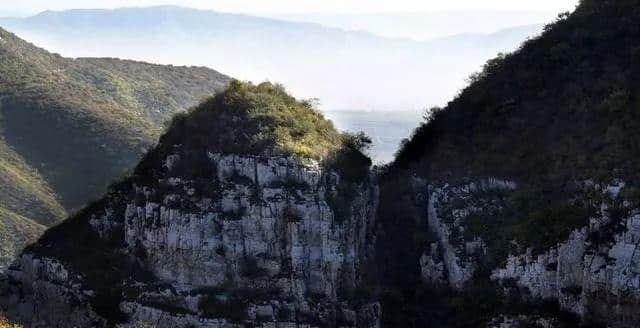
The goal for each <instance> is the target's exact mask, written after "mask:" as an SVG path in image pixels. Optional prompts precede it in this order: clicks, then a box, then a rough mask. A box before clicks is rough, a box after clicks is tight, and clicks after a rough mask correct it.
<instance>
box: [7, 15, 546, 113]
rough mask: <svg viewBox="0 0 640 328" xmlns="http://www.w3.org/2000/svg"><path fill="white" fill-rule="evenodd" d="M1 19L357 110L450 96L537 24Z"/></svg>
mask: <svg viewBox="0 0 640 328" xmlns="http://www.w3.org/2000/svg"><path fill="white" fill-rule="evenodd" d="M0 26H3V27H5V28H7V29H9V30H11V31H13V32H15V33H17V34H18V35H20V36H21V37H24V38H26V39H28V40H30V41H33V42H37V43H38V44H39V45H42V46H44V47H45V48H47V49H49V50H52V51H56V52H60V53H61V54H63V55H65V56H72V57H77V56H80V57H87V56H88V57H103V56H109V57H120V58H133V59H137V60H144V61H150V62H154V63H163V64H181V65H182V64H184V65H201V66H210V67H215V68H216V69H219V70H221V71H222V72H224V73H226V74H229V75H232V76H234V77H237V78H242V79H251V80H257V81H261V80H265V79H269V80H272V81H277V82H281V83H283V84H285V86H286V87H287V88H288V89H289V90H290V91H292V93H293V94H295V95H296V96H298V97H317V98H320V100H321V103H322V104H323V107H324V108H329V109H352V110H353V109H380V110H382V109H387V110H396V109H404V110H406V109H418V108H422V107H424V106H427V105H432V104H441V103H444V102H445V101H446V100H448V99H450V98H451V97H452V96H453V95H454V94H455V93H456V92H457V91H458V90H459V89H460V88H461V87H463V86H464V84H465V82H464V81H465V78H466V77H468V76H469V75H470V74H471V73H472V72H474V71H477V70H479V69H480V67H481V65H482V64H483V63H484V62H485V61H486V60H487V59H489V58H492V57H494V56H495V55H496V54H497V53H498V52H501V51H510V50H513V49H515V48H517V46H518V45H519V44H520V43H521V42H522V41H524V40H525V39H526V38H527V37H529V36H533V35H536V34H537V33H538V32H539V31H540V30H541V26H540V25H528V26H521V27H514V28H511V29H508V30H504V31H499V32H496V33H494V34H489V35H483V34H466V35H457V36H453V37H447V38H440V39H435V40H429V41H424V42H419V41H414V40H410V39H390V38H383V37H379V36H376V35H373V34H370V33H366V32H348V31H344V30H341V29H337V28H328V27H324V26H321V25H317V24H311V23H297V22H289V21H283V20H275V19H267V18H260V17H253V16H247V15H236V14H223V13H217V12H213V11H201V10H195V9H188V8H181V7H170V6H165V7H150V8H129V9H117V10H69V11H63V12H51V11H47V12H43V13H41V14H39V15H36V16H33V17H27V18H5V19H0ZM398 95H402V96H401V97H399V96H398Z"/></svg>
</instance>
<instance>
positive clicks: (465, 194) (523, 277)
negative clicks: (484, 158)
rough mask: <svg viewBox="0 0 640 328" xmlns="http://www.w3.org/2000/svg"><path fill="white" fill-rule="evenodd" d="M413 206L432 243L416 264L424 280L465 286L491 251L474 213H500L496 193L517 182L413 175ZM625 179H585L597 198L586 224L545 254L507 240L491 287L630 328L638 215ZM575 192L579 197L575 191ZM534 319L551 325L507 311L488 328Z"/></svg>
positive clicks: (639, 277) (637, 282)
mask: <svg viewBox="0 0 640 328" xmlns="http://www.w3.org/2000/svg"><path fill="white" fill-rule="evenodd" d="M414 185H415V186H414V189H415V190H416V192H417V195H418V196H417V198H416V199H417V200H418V203H419V204H421V205H422V207H423V208H424V211H425V217H426V218H427V220H428V222H429V227H430V229H431V230H432V231H433V232H435V234H436V236H437V241H435V242H433V243H431V244H430V245H428V247H427V248H426V250H425V252H424V254H423V256H422V258H421V259H420V266H421V269H422V276H423V278H424V280H425V282H426V283H427V284H431V285H445V286H450V287H451V288H454V289H463V288H465V284H473V283H474V281H473V279H474V277H475V276H474V274H475V273H477V271H478V268H479V267H480V266H481V265H482V263H483V259H484V258H486V257H487V256H488V254H491V253H492V252H493V253H495V252H496V250H495V249H491V248H490V247H488V246H487V245H485V243H484V241H483V240H482V239H481V238H480V236H477V235H474V234H472V233H470V232H469V231H468V226H469V222H468V220H473V219H474V218H476V217H474V216H473V215H472V214H473V213H484V214H487V213H489V214H490V215H493V217H494V219H498V218H499V215H500V213H501V212H500V208H501V206H502V205H501V203H500V202H499V201H497V199H498V198H499V197H496V192H497V191H501V192H503V193H504V192H506V193H511V192H514V191H516V190H517V186H516V184H515V183H512V182H508V181H501V180H495V179H489V180H481V181H476V182H471V183H469V184H464V185H460V186H449V185H445V186H440V187H434V186H428V185H427V184H426V183H425V182H424V181H422V180H416V181H415V183H414ZM623 187H624V183H622V182H616V183H614V184H612V185H609V186H600V185H595V184H593V183H591V182H587V183H584V185H583V188H585V189H590V190H593V191H594V192H595V194H597V195H600V196H602V197H600V198H596V199H595V200H593V199H591V200H590V201H593V202H594V203H595V204H596V205H597V211H596V212H595V213H594V215H593V216H592V217H591V218H590V219H589V220H588V222H589V224H588V226H584V227H582V228H578V229H575V230H573V231H572V232H571V233H570V234H569V237H568V238H567V239H566V240H563V241H561V242H559V243H557V244H555V246H552V247H550V248H549V249H547V250H545V251H544V252H541V253H540V252H538V253H534V252H533V251H532V249H531V248H526V249H525V250H523V251H521V252H519V251H518V250H519V249H521V247H518V246H517V245H515V244H514V245H512V247H511V248H510V249H509V255H508V257H507V259H506V261H505V262H504V263H502V264H500V265H499V266H498V267H495V268H493V269H492V270H491V273H490V278H491V280H492V281H494V282H495V283H496V288H499V289H501V290H502V293H503V294H504V295H505V297H507V295H519V297H520V298H522V299H523V300H524V301H531V302H537V301H542V300H557V301H558V302H559V304H560V306H561V308H562V309H564V310H567V311H569V312H572V313H575V314H577V315H579V316H580V317H583V318H588V319H595V320H597V321H604V322H607V324H608V325H610V326H611V327H634V326H635V324H636V323H637V320H638V319H640V318H639V317H638V313H637V309H638V306H639V305H640V254H639V252H638V244H639V243H640V212H639V210H638V208H635V207H634V206H633V205H632V204H631V202H629V201H628V200H626V199H624V197H622V196H621V195H620V190H621V189H622V188H623ZM576 197H579V196H576ZM525 323H526V324H531V323H536V324H539V325H542V326H545V327H547V326H548V327H555V324H554V320H553V319H552V318H551V319H545V318H541V317H539V316H526V315H522V316H504V317H500V318H496V319H495V320H494V321H493V322H491V323H490V326H492V327H519V325H521V324H525Z"/></svg>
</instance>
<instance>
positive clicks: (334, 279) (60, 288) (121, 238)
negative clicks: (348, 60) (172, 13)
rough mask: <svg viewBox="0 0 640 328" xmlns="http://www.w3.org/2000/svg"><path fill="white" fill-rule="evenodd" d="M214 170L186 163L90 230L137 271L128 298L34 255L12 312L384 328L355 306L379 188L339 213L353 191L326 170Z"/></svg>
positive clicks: (76, 319)
mask: <svg viewBox="0 0 640 328" xmlns="http://www.w3.org/2000/svg"><path fill="white" fill-rule="evenodd" d="M206 159H207V160H206V164H205V166H206V167H205V168H204V169H205V171H206V172H209V174H207V175H204V177H203V176H202V175H199V176H198V178H197V179H195V178H191V177H190V176H188V175H185V174H183V172H184V168H185V167H189V166H190V165H193V163H189V162H185V159H184V158H183V156H182V155H181V153H180V152H179V151H177V152H175V153H174V154H171V155H169V156H167V157H166V159H165V161H164V163H163V179H160V181H159V182H152V183H148V184H143V183H139V182H138V183H135V184H134V185H132V186H130V191H129V192H127V193H126V197H117V199H116V197H111V199H110V200H109V201H107V202H106V203H105V205H104V206H103V207H99V208H97V209H96V210H92V211H91V213H90V214H89V217H88V219H89V228H88V229H90V230H92V231H93V232H95V234H96V238H100V239H101V240H105V241H109V242H110V243H111V244H112V245H118V246H119V247H118V248H117V249H113V250H109V251H110V252H114V254H116V256H118V257H121V259H125V260H126V261H125V262H126V265H125V264H119V265H118V270H120V271H124V272H122V275H120V276H122V277H127V279H126V280H124V281H122V282H121V285H119V286H114V288H116V289H117V292H116V293H113V292H109V291H107V292H105V291H100V290H99V288H94V286H96V285H99V284H100V282H99V281H91V280H92V279H93V280H96V279H94V278H92V277H90V275H89V274H85V273H84V272H79V271H76V270H77V269H74V268H78V261H76V260H73V261H69V260H65V258H64V257H62V258H57V257H56V256H53V255H51V254H47V253H48V252H47V251H46V250H45V251H42V250H41V249H38V248H32V249H29V250H27V251H26V252H25V253H24V254H23V255H22V256H21V257H20V258H19V259H18V260H17V261H16V262H15V263H14V265H13V266H12V267H11V268H10V270H8V272H7V275H6V277H5V278H4V283H3V284H4V287H3V293H5V296H7V297H2V299H3V302H5V303H6V304H3V308H8V309H9V311H10V314H11V315H13V316H14V317H17V318H20V319H21V321H23V322H25V323H26V324H27V326H28V327H39V326H43V327H44V326H46V327H70V326H82V327H84V326H91V325H95V326H108V325H112V324H114V322H117V324H119V325H122V326H123V327H129V326H131V327H133V326H140V325H143V324H148V325H150V326H153V327H194V326H195V327H245V326H260V327H262V326H264V327H275V326H276V324H277V326H278V327H304V326H305V325H306V326H309V327H313V326H317V327H319V326H323V327H325V326H329V327H331V326H347V327H356V326H357V327H376V326H378V324H379V323H378V321H379V317H380V314H381V308H380V305H379V304H377V303H375V302H371V301H370V300H367V299H358V298H357V297H356V296H355V295H357V293H356V291H357V290H358V288H359V283H360V280H361V276H362V273H363V270H364V266H365V264H366V263H368V261H370V260H371V259H370V256H371V255H372V252H371V250H372V247H373V245H374V241H375V233H374V223H375V222H374V219H375V210H376V205H377V204H376V203H377V187H376V186H375V184H374V183H373V178H372V179H370V180H368V181H367V182H363V183H361V184H358V185H355V184H354V185H351V186H349V187H350V188H352V189H353V190H354V191H355V192H354V194H355V195H357V196H356V197H354V198H352V199H351V201H350V202H349V204H347V205H346V207H347V208H336V206H338V205H335V204H333V203H332V202H331V201H330V199H331V198H332V195H334V194H335V193H338V192H339V191H338V189H337V187H338V186H339V185H341V181H340V179H341V177H340V175H338V174H337V173H335V172H330V171H326V170H325V169H323V168H322V167H321V166H320V165H319V164H318V163H317V162H315V161H312V160H301V159H298V158H293V157H291V158H285V157H264V156H248V155H244V156H240V155H222V154H217V153H211V152H209V153H207V154H206ZM125 184H126V183H125ZM343 206H344V204H343ZM97 236H99V237H97ZM44 248H46V247H44ZM65 251H68V252H73V251H74V250H73V249H66V250H65ZM58 252H59V251H58ZM85 260H87V259H85ZM88 261H89V262H91V260H90V259H88ZM118 261H120V259H119V260H118ZM89 265H91V264H89ZM96 265H98V264H96ZM138 273H140V274H138ZM8 295H10V296H8ZM105 295H109V297H106V296H105ZM105 304H106V305H105ZM108 313H112V314H113V315H108ZM114 318H115V319H118V320H114Z"/></svg>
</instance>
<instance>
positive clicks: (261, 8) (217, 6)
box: [0, 0, 579, 15]
mask: <svg viewBox="0 0 640 328" xmlns="http://www.w3.org/2000/svg"><path fill="white" fill-rule="evenodd" d="M578 1H579V0H536V1H531V0H484V1H478V0H447V1H442V0H394V1H389V0H55V1H51V0H0V13H4V14H7V13H11V14H22V15H26V14H33V13H37V12H40V11H44V10H64V9H72V8H116V7H135V6H153V5H168V4H171V5H180V6H186V7H194V8H201V9H214V10H218V11H225V12H241V13H308V12H334V13H338V12H340V13H381V12H412V11H439V10H478V9H480V10H527V11H528V10H544V11H556V12H561V11H567V10H572V9H573V8H575V6H576V4H577V3H578Z"/></svg>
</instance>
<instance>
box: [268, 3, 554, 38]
mask: <svg viewBox="0 0 640 328" xmlns="http://www.w3.org/2000/svg"><path fill="white" fill-rule="evenodd" d="M557 15H558V13H557V12H554V11H497V10H456V11H427V12H424V11H423V12H420V11H418V12H387V13H364V14H355V13H300V14H268V15H267V17H271V18H275V19H282V20H288V21H295V22H311V23H316V24H321V25H324V26H328V27H335V28H341V29H345V30H348V31H368V32H370V33H373V34H376V35H379V36H382V37H388V38H410V39H414V40H429V39H434V38H440V37H446V36H453V35H457V34H463V33H469V31H474V33H477V34H490V33H494V32H496V31H500V30H503V29H508V28H512V27H514V26H520V25H535V24H538V25H540V24H545V23H550V22H552V21H553V20H554V19H555V18H556V17H557Z"/></svg>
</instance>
